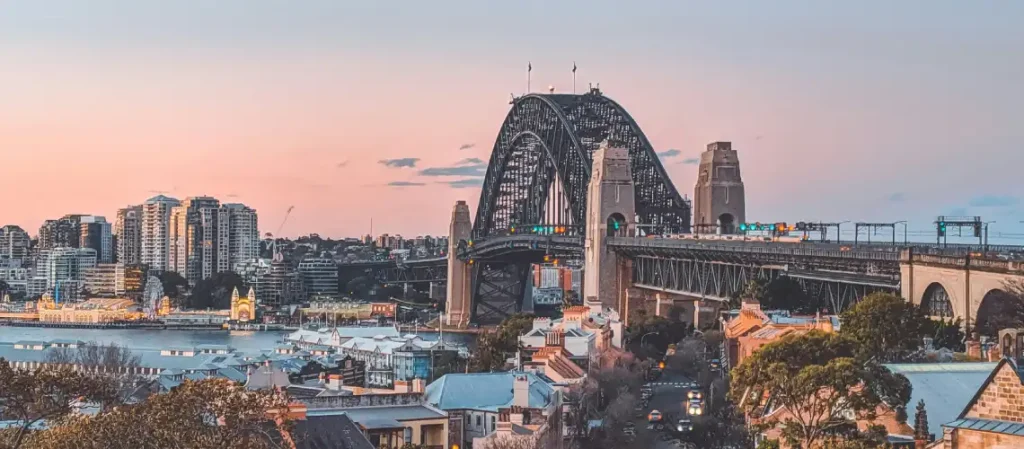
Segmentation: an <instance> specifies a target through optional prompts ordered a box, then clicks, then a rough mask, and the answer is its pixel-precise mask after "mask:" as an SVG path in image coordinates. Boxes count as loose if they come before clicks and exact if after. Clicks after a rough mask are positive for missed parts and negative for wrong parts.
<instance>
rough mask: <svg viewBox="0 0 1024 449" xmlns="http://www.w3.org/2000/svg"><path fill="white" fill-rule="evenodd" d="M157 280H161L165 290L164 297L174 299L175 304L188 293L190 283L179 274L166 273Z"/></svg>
mask: <svg viewBox="0 0 1024 449" xmlns="http://www.w3.org/2000/svg"><path fill="white" fill-rule="evenodd" d="M157 278H158V279H160V284H161V285H162V287H163V288H164V295H167V297H168V298H171V299H173V300H174V301H175V302H178V301H180V300H181V299H182V298H184V297H185V293H186V292H188V281H186V280H185V278H183V277H181V275H180V274H178V273H175V272H173V271H164V272H161V273H160V274H159V275H158V276H157Z"/></svg>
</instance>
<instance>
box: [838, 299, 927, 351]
mask: <svg viewBox="0 0 1024 449" xmlns="http://www.w3.org/2000/svg"><path fill="white" fill-rule="evenodd" d="M842 323H843V326H842V328H841V329H840V333H841V334H843V335H845V336H847V337H849V338H850V339H851V340H853V341H854V342H856V343H857V345H858V346H859V350H860V351H859V354H858V355H859V357H860V358H861V359H863V360H867V359H872V358H873V359H875V360H878V361H881V362H892V361H897V360H900V359H901V358H903V357H905V356H906V355H907V354H909V353H911V352H912V351H914V350H916V349H917V348H918V347H919V346H920V345H921V336H922V335H925V331H926V330H927V326H928V318H927V317H926V316H925V315H924V312H923V311H922V310H921V308H919V307H917V306H915V305H914V304H912V303H910V302H908V301H906V300H904V299H903V298H900V297H899V296H896V295H893V294H889V293H872V294H870V295H868V296H866V297H864V299H863V300H861V301H860V302H859V303H857V305H855V306H853V307H852V308H851V309H849V310H847V311H845V312H843V314H842Z"/></svg>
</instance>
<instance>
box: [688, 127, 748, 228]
mask: <svg viewBox="0 0 1024 449" xmlns="http://www.w3.org/2000/svg"><path fill="white" fill-rule="evenodd" d="M746 219H747V217H746V202H745V198H744V196H743V178H742V177H741V176H740V159H739V157H738V156H737V155H736V150H734V149H732V143H731V142H712V143H709V144H708V149H707V151H705V152H704V153H701V155H700V168H699V171H698V172H697V185H696V186H695V187H694V188H693V227H694V229H695V230H696V232H697V233H698V234H736V233H737V230H738V229H739V224H740V223H743V222H744V221H746Z"/></svg>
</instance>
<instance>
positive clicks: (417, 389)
mask: <svg viewBox="0 0 1024 449" xmlns="http://www.w3.org/2000/svg"><path fill="white" fill-rule="evenodd" d="M425 391H427V383H426V381H424V380H423V379H420V378H418V377H417V378H415V379H413V380H412V392H413V393H423V392H425Z"/></svg>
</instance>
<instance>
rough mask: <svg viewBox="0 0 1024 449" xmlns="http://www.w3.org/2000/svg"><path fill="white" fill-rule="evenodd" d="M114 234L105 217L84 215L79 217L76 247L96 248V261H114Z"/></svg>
mask: <svg viewBox="0 0 1024 449" xmlns="http://www.w3.org/2000/svg"><path fill="white" fill-rule="evenodd" d="M113 238H114V234H113V232H111V226H110V223H109V222H107V219H106V218H105V217H97V216H95V215H85V216H82V217H80V218H79V232H78V247H79V248H92V249H94V250H96V260H97V262H98V263H113V262H114V244H113Z"/></svg>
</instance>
